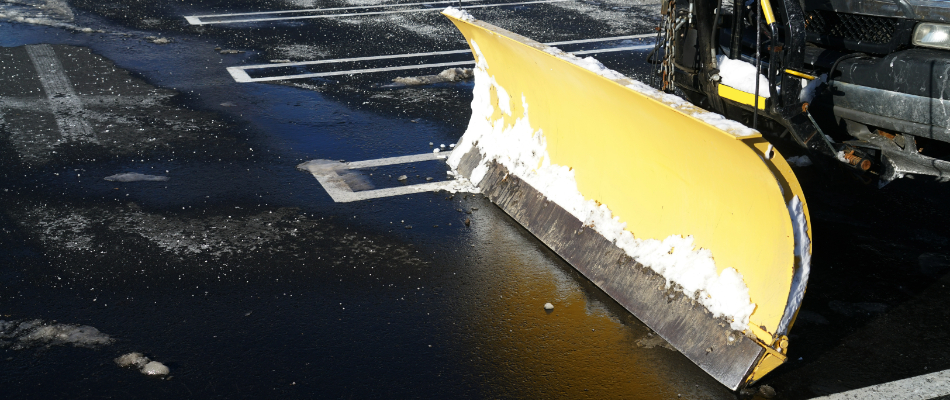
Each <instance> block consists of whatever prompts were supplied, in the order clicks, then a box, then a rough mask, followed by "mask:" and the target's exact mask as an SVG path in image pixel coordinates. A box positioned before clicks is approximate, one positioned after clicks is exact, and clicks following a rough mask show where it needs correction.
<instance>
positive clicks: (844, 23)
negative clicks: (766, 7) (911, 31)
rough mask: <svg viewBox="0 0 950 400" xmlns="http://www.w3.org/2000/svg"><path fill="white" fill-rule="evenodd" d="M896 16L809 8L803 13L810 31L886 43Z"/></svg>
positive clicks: (894, 24)
mask: <svg viewBox="0 0 950 400" xmlns="http://www.w3.org/2000/svg"><path fill="white" fill-rule="evenodd" d="M897 23H898V20H897V18H886V17H872V16H869V15H858V14H846V13H837V12H834V11H826V10H810V11H806V14H805V30H806V31H807V32H810V33H814V34H818V35H821V36H826V37H829V38H840V39H847V40H853V41H856V42H867V43H875V44H888V43H891V40H892V39H893V38H894V33H895V31H896V29H897Z"/></svg>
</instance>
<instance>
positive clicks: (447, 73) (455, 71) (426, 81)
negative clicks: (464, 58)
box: [393, 68, 472, 86]
mask: <svg viewBox="0 0 950 400" xmlns="http://www.w3.org/2000/svg"><path fill="white" fill-rule="evenodd" d="M471 78H472V69H471V68H448V69H445V70H443V71H442V72H440V73H438V74H437V75H422V76H408V77H402V76H400V77H396V78H395V79H393V82H394V83H398V84H401V85H405V86H418V85H431V84H433V83H443V82H457V81H461V80H463V79H471Z"/></svg>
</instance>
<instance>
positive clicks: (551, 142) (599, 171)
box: [446, 15, 811, 390]
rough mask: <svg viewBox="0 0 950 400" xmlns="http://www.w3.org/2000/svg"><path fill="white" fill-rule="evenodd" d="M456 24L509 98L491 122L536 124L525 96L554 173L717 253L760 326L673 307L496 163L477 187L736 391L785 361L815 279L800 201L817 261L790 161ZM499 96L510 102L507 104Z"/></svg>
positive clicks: (472, 159) (533, 51) (694, 307)
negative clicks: (795, 210) (559, 170)
mask: <svg viewBox="0 0 950 400" xmlns="http://www.w3.org/2000/svg"><path fill="white" fill-rule="evenodd" d="M446 16H447V17H448V18H449V19H451V20H452V22H453V23H455V25H456V26H457V27H458V29H459V30H460V31H461V32H462V34H463V35H464V36H465V38H466V39H467V41H468V43H469V45H470V46H472V47H473V48H475V47H476V46H477V48H478V49H479V51H473V53H474V54H475V57H476V59H477V60H478V58H479V57H483V58H484V60H482V61H484V62H485V63H487V69H486V71H487V74H488V76H490V77H492V78H494V80H495V82H496V83H497V87H501V88H504V89H505V90H503V91H500V92H499V91H498V90H495V89H494V87H495V86H493V89H492V90H491V102H492V104H493V106H494V113H493V115H492V116H491V117H490V118H489V119H488V122H489V123H490V124H491V125H492V126H493V127H495V128H499V129H501V130H503V129H505V128H508V127H511V126H512V125H513V124H514V123H515V121H516V120H517V119H519V118H522V117H526V113H525V109H524V107H523V106H522V98H524V99H525V101H526V103H527V104H529V105H530V127H531V129H532V130H533V131H535V132H537V131H540V132H541V134H543V136H544V139H545V141H546V149H547V153H548V156H549V159H550V162H551V164H557V165H562V166H568V167H570V168H571V169H572V170H573V171H574V175H575V179H576V181H577V187H578V190H579V191H580V193H581V194H582V195H583V196H584V197H585V198H586V199H589V200H594V201H596V202H598V203H600V204H603V205H606V206H607V207H608V208H609V209H610V211H611V212H612V215H613V216H615V217H618V218H619V220H620V221H621V222H625V223H626V224H627V227H626V229H627V230H628V231H629V232H630V233H632V234H633V235H634V237H636V238H637V239H657V240H663V239H664V238H667V237H669V236H671V235H678V236H682V237H686V236H692V237H693V238H694V244H695V246H696V247H697V248H702V249H707V250H709V251H710V252H711V254H712V257H713V258H714V260H715V264H716V269H717V272H718V273H722V272H723V270H724V269H727V268H734V269H735V270H736V271H738V272H739V273H740V274H741V275H742V277H743V279H744V282H745V285H746V286H747V287H748V290H749V297H750V298H751V301H752V303H754V304H755V310H754V312H753V313H752V315H751V317H750V319H749V321H750V322H749V325H748V327H747V328H746V329H745V330H744V332H740V331H737V330H734V329H732V328H731V327H730V326H729V323H728V321H724V320H723V319H721V318H718V319H717V318H713V316H712V315H711V314H710V313H709V312H708V311H707V310H706V309H705V307H704V306H703V305H701V304H699V303H697V302H696V301H695V300H694V299H693V298H692V297H691V296H692V294H688V293H687V294H683V293H679V294H675V293H674V294H673V295H672V296H671V294H670V290H669V289H667V288H666V280H665V279H664V278H663V277H662V276H660V275H659V274H657V273H655V272H653V271H652V270H651V269H649V268H648V267H649V265H642V264H640V263H638V262H637V261H636V260H634V259H631V258H630V257H629V256H627V255H626V254H625V253H624V251H623V250H621V249H619V248H618V247H617V246H616V245H614V243H612V242H611V241H609V240H607V239H606V238H604V237H603V236H602V235H600V234H598V233H597V232H595V231H593V230H591V229H585V228H587V227H585V226H584V224H583V222H582V221H580V220H578V219H577V218H576V217H574V216H573V215H571V213H569V212H567V210H565V209H564V208H562V207H560V206H559V205H558V204H556V203H554V202H552V201H550V200H549V199H546V198H545V196H544V194H543V193H541V192H540V191H539V190H538V189H537V188H534V187H532V186H531V185H529V184H527V183H526V182H525V181H524V180H522V179H519V177H517V176H515V174H511V173H510V172H511V171H508V170H507V169H506V168H505V167H504V166H503V165H500V164H499V163H497V162H492V163H490V167H489V168H488V172H487V173H486V174H485V175H484V178H483V179H481V181H480V182H479V183H478V186H479V187H480V188H481V189H482V190H483V192H484V193H486V195H487V196H488V197H489V198H490V199H492V201H494V202H495V203H496V204H498V205H499V207H501V208H502V209H504V210H505V211H506V212H507V213H508V214H510V215H511V216H512V217H513V218H515V219H516V220H517V221H518V222H519V223H520V224H522V225H523V226H525V228H527V229H528V230H529V231H531V232H532V233H533V234H534V235H535V236H537V237H538V238H539V239H540V240H541V241H543V242H544V243H545V244H546V245H547V246H548V247H550V248H551V249H552V250H554V251H555V252H557V253H558V254H559V255H560V256H561V257H563V258H564V259H565V260H566V261H568V262H569V263H570V264H571V265H573V266H574V267H575V268H576V269H578V270H579V271H580V272H581V273H583V274H584V275H585V276H587V278H588V279H590V280H591V281H593V282H594V283H595V284H597V285H598V286H599V287H600V288H601V289H602V290H604V291H605V292H606V293H607V294H609V295H610V296H611V297H612V298H614V299H615V300H617V301H618V302H619V303H620V304H621V305H623V306H624V307H625V308H626V309H627V310H629V311H630V312H631V313H633V314H634V315H635V316H637V317H638V318H639V319H640V320H641V321H643V322H644V323H645V324H646V325H648V326H649V327H650V328H651V329H653V330H654V331H656V332H657V333H658V334H659V335H660V336H661V337H663V338H664V339H666V340H667V341H668V342H670V344H672V345H673V346H674V347H676V348H677V349H678V350H679V351H680V352H681V353H683V354H684V355H686V356H687V357H688V358H689V359H690V360H692V361H693V362H694V363H696V364H697V365H699V366H700V367H701V368H702V369H704V370H705V371H706V372H707V373H709V374H710V375H712V376H713V377H715V378H716V379H718V380H719V381H720V382H722V383H723V384H724V385H726V386H728V387H730V388H731V389H733V390H735V389H737V388H739V387H742V386H744V385H747V384H749V383H750V382H754V381H755V380H757V379H759V378H761V377H762V376H763V375H764V374H766V373H768V372H769V371H771V370H772V369H774V368H775V367H777V366H778V365H780V364H781V363H782V362H784V360H785V355H784V354H785V351H786V348H787V345H788V342H787V339H786V337H785V335H786V334H787V331H788V328H789V327H790V325H791V323H792V322H793V321H794V315H795V314H796V313H797V310H798V305H799V304H800V303H799V302H800V299H801V292H802V291H803V290H804V284H805V280H807V261H806V262H805V266H804V267H803V266H802V259H803V258H805V259H807V258H810V257H807V256H805V255H804V254H800V255H799V256H796V251H795V249H796V232H795V230H796V226H795V224H794V223H793V217H794V216H791V217H790V211H789V208H790V207H789V204H794V203H795V202H794V201H793V199H794V198H796V197H797V198H798V200H799V201H800V202H801V208H800V210H801V211H800V214H801V215H803V216H804V222H805V225H804V227H801V226H800V225H799V228H798V229H799V230H800V232H799V235H798V236H799V241H804V242H803V243H804V244H802V243H799V244H798V245H799V246H800V247H801V248H804V250H803V251H804V252H806V253H807V254H810V251H811V248H810V239H809V238H810V237H811V231H810V223H809V222H808V209H807V205H806V204H805V201H804V195H803V194H802V191H801V187H800V186H799V184H798V181H797V179H796V178H795V175H794V173H793V172H792V170H791V169H790V168H789V166H788V164H787V163H786V162H785V160H784V158H782V156H781V155H780V154H778V152H777V151H775V150H774V149H773V148H772V146H771V145H770V144H769V143H768V142H767V141H766V140H765V139H764V138H763V137H762V136H761V135H760V134H758V133H757V132H754V131H753V132H742V131H741V130H736V129H731V128H729V127H728V126H726V128H727V129H730V131H726V130H723V129H720V128H718V127H716V126H713V125H710V124H709V123H707V122H704V120H705V121H715V120H716V118H710V116H711V114H709V113H707V112H705V111H703V110H701V109H699V108H696V107H694V106H692V105H689V104H688V103H683V102H681V101H676V100H674V99H671V96H667V95H664V94H662V93H658V92H655V91H651V90H650V89H649V88H646V87H645V86H643V85H642V84H640V85H639V86H638V83H636V82H634V81H632V80H629V79H626V78H619V77H618V78H617V79H611V78H607V77H604V76H602V75H601V74H598V73H596V72H594V71H591V70H588V69H586V68H584V67H582V66H580V65H578V63H577V62H572V61H571V60H570V58H569V57H559V56H557V55H556V53H557V51H554V50H552V49H551V48H549V47H547V46H544V45H542V44H540V43H537V42H535V41H532V40H530V39H527V38H525V37H522V36H519V35H517V34H514V33H512V32H508V31H505V30H503V29H500V28H498V27H495V26H493V25H490V24H487V23H484V22H481V21H477V20H461V19H458V18H455V17H452V16H450V15H446ZM631 85H632V86H634V87H635V88H631V87H628V86H631ZM499 93H500V94H501V95H502V96H508V97H509V98H507V99H499V98H498V96H499ZM500 101H501V102H503V103H505V104H504V106H500V105H499V102H500ZM506 108H510V111H511V112H510V114H509V113H507V112H506V111H508V110H506ZM503 110H504V111H503ZM713 117H716V116H713ZM718 125H721V124H717V126H718ZM743 133H745V135H744V136H742V134H743ZM464 140H465V138H464V137H463V141H464ZM460 143H461V142H460ZM484 157H485V155H484V154H481V153H480V152H479V150H478V148H477V147H476V148H473V149H472V150H471V151H469V152H468V153H467V154H465V155H464V156H463V157H462V159H461V162H460V163H459V165H458V167H457V169H458V170H459V172H461V173H462V175H463V176H471V175H472V172H473V170H475V169H476V166H477V165H478V164H479V163H480V162H481V161H482V160H483V158H484ZM479 174H480V173H479ZM803 270H804V271H803ZM796 291H797V292H798V293H797V295H796Z"/></svg>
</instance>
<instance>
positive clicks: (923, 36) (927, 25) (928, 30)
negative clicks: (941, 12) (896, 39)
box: [913, 22, 950, 50]
mask: <svg viewBox="0 0 950 400" xmlns="http://www.w3.org/2000/svg"><path fill="white" fill-rule="evenodd" d="M913 43H914V46H921V47H933V48H935V49H946V50H950V25H947V24H935V23H931V22H922V23H919V24H917V28H915V29H914V42H913Z"/></svg>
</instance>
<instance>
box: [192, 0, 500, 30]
mask: <svg viewBox="0 0 950 400" xmlns="http://www.w3.org/2000/svg"><path fill="white" fill-rule="evenodd" d="M480 1H485V0H445V1H427V2H422V3H398V4H377V5H368V6H352V7H333V8H307V9H302V10H280V11H257V12H247V13H231V14H206V15H188V16H185V19H186V20H188V22H189V23H191V21H196V22H195V23H192V25H201V18H226V17H243V16H251V15H275V14H302V13H312V12H322V11H340V10H365V9H370V8H388V7H407V6H425V5H431V4H449V5H452V4H459V3H474V2H480Z"/></svg>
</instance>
